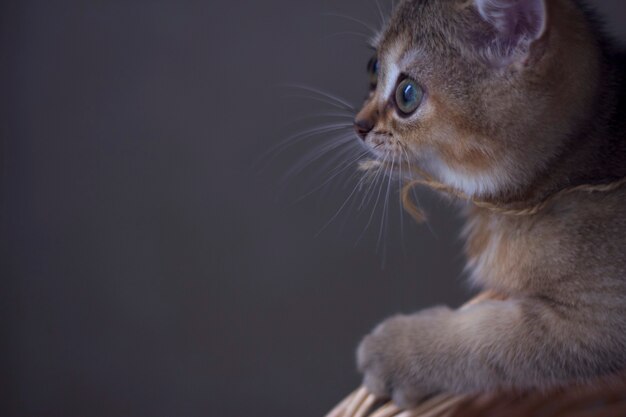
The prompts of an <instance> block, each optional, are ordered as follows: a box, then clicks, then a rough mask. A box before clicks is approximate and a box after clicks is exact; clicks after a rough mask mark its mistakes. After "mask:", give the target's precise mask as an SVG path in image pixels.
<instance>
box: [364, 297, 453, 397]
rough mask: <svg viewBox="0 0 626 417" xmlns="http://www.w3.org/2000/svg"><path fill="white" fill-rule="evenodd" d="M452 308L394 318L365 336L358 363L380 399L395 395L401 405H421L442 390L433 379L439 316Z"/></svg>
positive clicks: (369, 386)
mask: <svg viewBox="0 0 626 417" xmlns="http://www.w3.org/2000/svg"><path fill="white" fill-rule="evenodd" d="M447 311H449V310H448V309H444V308H436V309H431V310H427V311H425V312H422V313H420V314H418V315H413V316H404V315H399V316H395V317H392V318H390V319H388V320H386V321H384V322H383V323H382V324H380V325H379V326H378V327H376V329H374V331H373V332H372V333H371V334H369V335H368V336H366V337H365V339H363V341H362V342H361V344H360V346H359V348H358V350H357V365H358V368H359V370H360V371H361V372H362V373H363V384H364V385H365V387H366V388H367V389H368V390H369V391H370V392H372V393H373V394H374V395H375V396H377V397H378V398H391V399H392V400H393V401H394V403H396V404H397V405H398V406H400V407H401V408H410V407H412V406H415V405H417V404H418V403H419V402H420V401H421V400H422V399H424V398H425V397H428V396H430V395H432V394H434V393H436V392H437V391H438V388H437V386H436V381H434V380H432V378H431V376H432V367H433V364H434V363H436V362H437V350H436V349H435V345H436V343H437V340H436V331H437V329H436V327H435V326H437V321H438V320H437V318H438V317H440V316H442V315H444V314H446V312H447Z"/></svg>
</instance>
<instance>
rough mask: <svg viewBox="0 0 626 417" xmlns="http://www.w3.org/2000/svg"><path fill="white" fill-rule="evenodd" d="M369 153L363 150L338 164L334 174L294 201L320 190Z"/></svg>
mask: <svg viewBox="0 0 626 417" xmlns="http://www.w3.org/2000/svg"><path fill="white" fill-rule="evenodd" d="M368 153H369V151H364V152H362V153H360V154H359V155H358V156H357V157H356V158H353V159H352V160H350V161H348V162H346V163H344V165H343V166H341V165H340V166H339V167H338V168H341V169H339V170H338V171H337V172H335V173H334V174H332V175H331V176H330V177H329V178H328V179H326V180H325V181H324V182H323V183H321V184H320V185H318V186H317V187H315V188H314V189H312V190H311V191H309V192H307V193H306V194H304V195H302V196H301V197H299V198H298V199H297V200H296V202H298V201H301V200H303V199H305V198H307V197H308V196H310V195H311V194H313V193H315V192H316V191H318V190H320V189H321V188H323V187H324V186H325V185H326V184H328V183H329V182H331V181H332V180H333V179H335V178H336V177H337V176H338V175H340V174H341V173H342V172H344V171H345V170H346V169H348V168H350V167H351V166H352V165H353V164H354V163H355V162H357V161H358V160H359V159H361V158H363V157H364V156H365V155H367V154H368Z"/></svg>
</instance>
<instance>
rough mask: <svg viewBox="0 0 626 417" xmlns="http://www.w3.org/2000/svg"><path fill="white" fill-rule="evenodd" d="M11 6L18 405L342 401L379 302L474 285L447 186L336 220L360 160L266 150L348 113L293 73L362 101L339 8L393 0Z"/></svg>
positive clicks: (12, 288)
mask: <svg viewBox="0 0 626 417" xmlns="http://www.w3.org/2000/svg"><path fill="white" fill-rule="evenodd" d="M598 4H599V5H600V6H601V8H602V9H603V10H604V14H605V15H607V16H608V17H609V18H610V20H611V22H612V23H613V25H614V26H615V28H618V27H619V28H621V30H618V32H620V33H619V34H620V35H622V37H623V36H624V35H625V33H626V32H625V30H624V24H623V23H624V19H623V17H624V9H625V8H626V7H625V6H624V5H623V2H621V1H620V0H613V1H609V0H603V1H600V0H598ZM0 7H1V9H0V11H1V14H0V46H1V49H0V54H1V55H0V60H1V61H0V64H1V65H0V71H1V72H0V82H1V85H0V87H1V89H0V97H1V98H0V106H1V113H0V122H1V123H0V132H1V139H2V142H1V145H2V147H1V151H2V164H1V166H0V168H1V171H0V172H1V178H0V180H1V186H2V188H1V191H2V192H1V194H0V197H1V206H0V216H1V222H0V232H1V236H2V238H1V240H0V242H1V245H2V246H1V247H2V258H1V262H2V264H1V265H2V266H1V270H0V272H1V274H2V275H1V288H0V290H1V292H0V300H1V301H2V302H1V304H0V309H1V311H2V317H3V318H4V319H5V323H6V325H5V326H4V331H3V334H4V338H3V342H2V350H3V351H2V358H3V360H4V361H3V362H4V363H5V366H4V367H3V369H2V373H1V374H0V389H2V392H3V393H4V394H5V395H4V398H5V399H4V400H2V411H1V412H0V414H1V415H2V416H38V417H44V416H66V417H71V416H177V417H184V416H208V417H241V416H250V415H253V416H268V417H269V416H274V417H275V416H290V417H292V416H296V417H308V416H311V417H314V416H321V415H322V414H323V413H324V412H325V411H327V410H328V409H329V408H330V407H331V406H332V405H333V404H334V403H335V402H336V401H337V400H339V399H340V397H342V396H343V395H344V394H346V393H348V391H350V390H351V389H353V388H354V387H355V386H356V385H357V384H358V382H359V378H358V375H357V374H356V372H355V371H354V365H353V362H354V361H353V351H354V347H355V346H356V343H357V342H358V340H359V338H360V337H361V336H362V335H364V334H365V333H366V332H367V331H368V330H369V329H370V328H371V327H372V326H373V325H374V324H375V323H376V322H377V321H379V320H381V319H382V318H384V317H385V316H387V315H390V314H392V313H395V312H399V311H411V310H416V309H418V308H422V307H424V306H427V305H432V304H437V303H444V302H445V303H449V304H453V305H456V304H458V303H460V302H462V300H463V299H465V298H467V297H468V296H469V295H470V291H469V290H467V289H466V288H465V287H464V284H463V281H462V273H461V270H462V257H461V256H460V248H461V243H460V242H459V241H458V239H457V235H458V229H459V220H458V218H457V216H456V215H455V214H454V210H452V209H451V208H450V207H449V206H448V203H445V202H442V201H441V200H439V199H438V198H436V197H434V196H432V195H431V194H429V193H428V192H420V197H421V201H422V203H423V205H424V206H425V207H427V209H428V211H429V213H430V215H431V222H430V225H429V226H415V225H410V224H409V220H408V219H407V218H404V236H402V235H401V234H400V232H399V229H400V214H399V213H400V211H399V208H398V205H397V204H396V203H395V200H396V198H397V190H393V191H392V194H391V200H392V205H391V207H390V212H389V216H388V217H389V222H388V224H387V226H386V228H385V229H384V230H386V232H384V233H383V234H382V237H381V238H380V239H379V235H380V233H379V232H380V223H381V218H382V217H381V216H382V212H381V211H380V206H378V208H377V209H376V211H375V215H374V217H373V221H372V224H371V225H370V227H369V228H367V229H366V225H367V223H368V217H369V213H370V212H371V211H372V210H373V209H374V207H373V204H369V205H368V206H366V208H365V209H364V210H362V211H360V212H359V211H358V210H357V209H356V206H355V205H352V206H350V207H347V208H346V209H345V210H343V211H342V212H341V213H340V214H339V215H338V216H337V218H336V219H335V221H333V222H332V223H330V224H329V225H328V227H326V228H324V225H325V224H326V223H327V222H328V220H329V219H331V218H333V216H334V214H335V212H336V211H337V209H338V208H339V207H340V206H341V205H342V203H343V201H345V199H346V197H347V196H348V195H349V193H350V190H351V188H350V187H351V186H353V185H354V181H352V182H349V178H350V174H352V173H353V172H354V170H353V169H350V170H348V171H347V172H346V174H345V175H341V176H339V177H338V178H336V180H334V181H331V182H330V183H329V184H328V186H326V187H323V189H322V190H320V191H318V192H315V193H313V194H312V195H310V196H309V197H307V198H305V199H304V200H300V201H297V200H298V197H299V196H301V195H303V194H306V193H307V192H309V191H311V190H313V189H314V188H315V184H316V181H317V184H320V183H321V181H323V180H322V178H325V177H327V176H328V172H329V171H328V169H327V168H326V167H325V166H324V165H325V164H323V163H322V164H317V165H315V164H314V165H313V168H311V169H308V170H305V171H304V172H303V173H302V174H300V175H297V176H293V175H292V176H290V178H288V179H287V180H286V181H285V182H282V181H281V178H282V177H283V176H284V175H285V173H286V172H289V168H290V167H291V166H293V164H294V163H295V162H296V161H297V160H298V159H300V158H301V157H302V156H303V155H306V152H307V150H308V151H310V149H312V147H313V146H314V145H315V144H316V143H322V142H316V141H323V140H329V137H332V136H331V135H326V136H321V137H317V138H312V140H311V141H309V142H308V144H305V145H303V146H296V147H294V148H290V149H291V150H287V151H286V152H283V153H281V154H279V155H277V156H276V157H275V158H274V159H270V160H268V159H267V158H265V159H263V158H261V154H263V153H264V152H265V151H267V149H268V148H270V147H271V146H272V145H274V144H276V143H278V142H279V141H280V140H281V139H284V138H286V137H288V136H289V135H290V134H293V133H294V132H298V131H302V130H304V129H307V128H311V127H315V126H319V124H320V123H322V122H323V120H322V119H310V120H305V121H302V120H299V121H298V119H299V118H300V117H302V116H304V115H307V114H312V113H315V112H319V111H320V110H324V108H326V109H328V106H326V107H324V105H323V104H321V103H319V102H316V101H313V100H302V99H298V98H294V97H289V96H293V95H294V94H293V93H294V91H293V90H290V89H288V88H285V87H284V86H281V84H285V83H294V82H295V83H303V84H308V85H312V86H315V87H319V88H322V89H324V90H327V91H330V92H333V93H335V94H337V95H340V96H342V97H345V98H346V99H347V100H349V101H350V102H351V103H353V104H355V105H358V103H359V102H360V100H361V99H362V98H363V97H364V95H365V91H366V84H367V79H366V75H365V72H364V66H365V63H366V62H367V59H368V58H369V55H370V52H369V50H368V49H367V47H366V46H365V43H364V39H362V37H361V36H359V35H353V34H349V33H342V32H360V33H366V29H364V28H363V27H362V26H361V25H360V24H358V23H356V22H354V21H351V20H349V19H345V18H339V17H335V16H330V15H325V13H339V14H345V15H348V16H352V17H355V18H358V19H363V20H365V21H366V22H368V23H371V24H373V25H377V24H378V11H377V6H376V3H375V2H374V0H367V1H358V0H341V1H330V0H326V1H294V0H266V1H259V0H256V1H251V0H240V1H225V0H224V1H191V0H160V1H147V0H145V1H142V0H133V1H130V0H124V1H115V0H107V1H104V0H103V1H84V0H65V1H49V0H46V1H34V0H20V1H8V2H7V1H4V2H2V5H1V6H0ZM388 7H389V1H388V0H383V1H382V8H383V9H384V10H387V9H388ZM620 22H621V26H618V24H619V23H620ZM616 30H617V29H616ZM296 95H301V93H298V94H296ZM326 121H332V120H331V119H327V120H326ZM291 122H293V123H291ZM330 140H332V139H330ZM326 143H328V142H326ZM323 160H324V159H322V161H323ZM260 161H261V162H260ZM325 169H326V170H325ZM346 180H347V181H348V183H347V185H346V186H344V184H345V182H346ZM322 228H324V230H323V231H322V232H321V233H319V234H318V232H319V231H320V229H322ZM364 229H365V230H366V231H365V233H364V234H363V235H362V237H361V238H360V239H359V237H360V236H361V234H362V233H361V232H362V231H363V230H364Z"/></svg>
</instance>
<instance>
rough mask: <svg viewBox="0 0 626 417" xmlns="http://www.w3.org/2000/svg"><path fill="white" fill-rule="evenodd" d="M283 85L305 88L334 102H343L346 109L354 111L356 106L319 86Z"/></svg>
mask: <svg viewBox="0 0 626 417" xmlns="http://www.w3.org/2000/svg"><path fill="white" fill-rule="evenodd" d="M283 87H286V88H294V89H299V90H303V91H308V92H310V93H315V94H319V95H320V96H322V97H325V98H328V99H330V100H333V101H334V102H336V103H337V104H341V105H342V106H344V107H345V109H346V110H350V111H354V110H355V109H354V106H353V105H351V104H350V103H348V102H347V101H346V100H344V99H342V98H340V97H337V96H336V95H334V94H330V93H327V92H325V91H322V90H320V89H318V88H314V87H310V86H308V85H302V84H284V85H283Z"/></svg>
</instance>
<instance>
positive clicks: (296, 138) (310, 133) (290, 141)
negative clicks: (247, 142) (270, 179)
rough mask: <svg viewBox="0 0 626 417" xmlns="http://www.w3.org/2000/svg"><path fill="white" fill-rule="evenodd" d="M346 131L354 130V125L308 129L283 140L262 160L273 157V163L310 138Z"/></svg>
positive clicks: (332, 125)
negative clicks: (282, 153) (288, 149)
mask: <svg viewBox="0 0 626 417" xmlns="http://www.w3.org/2000/svg"><path fill="white" fill-rule="evenodd" d="M344 129H345V130H348V129H352V123H332V124H327V125H322V126H318V127H316V128H312V129H307V130H305V131H303V132H300V133H296V134H295V135H291V136H289V137H288V138H286V139H283V140H282V141H280V142H278V143H277V144H275V145H273V146H271V147H270V148H269V149H268V150H267V151H265V152H263V154H262V155H261V157H260V158H261V159H265V158H270V156H271V158H270V161H271V159H273V158H275V157H276V156H278V155H279V154H280V153H281V152H283V151H285V149H286V148H287V147H289V146H293V145H295V144H297V143H300V142H302V141H303V140H305V139H308V138H310V137H314V136H317V135H321V134H323V133H330V132H335V131H340V130H344ZM272 154H273V155H272ZM268 162H269V161H268Z"/></svg>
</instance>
